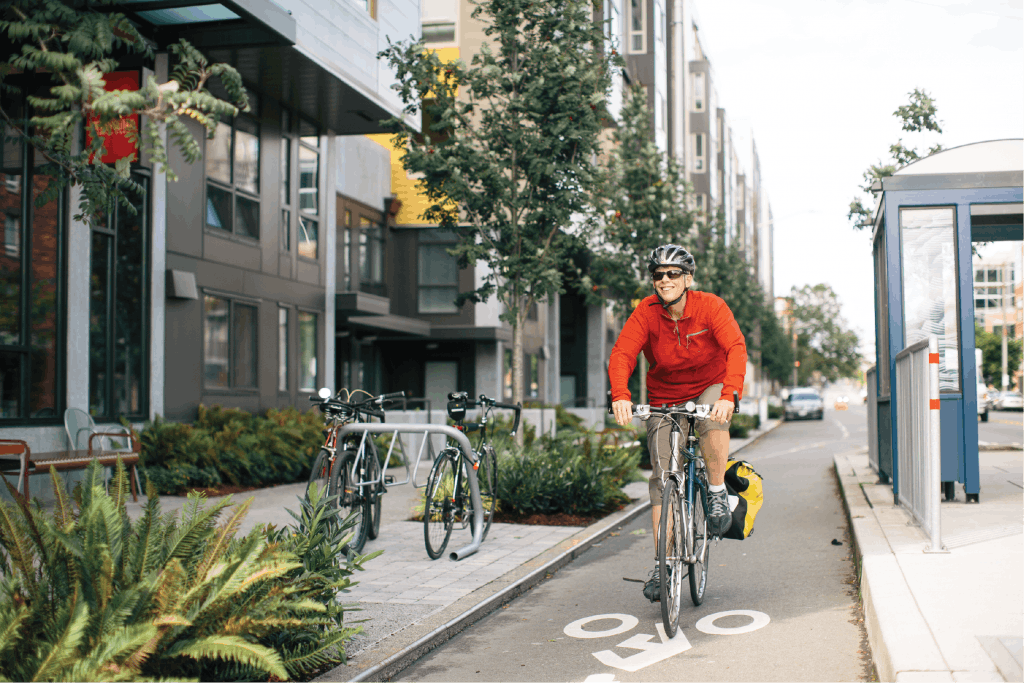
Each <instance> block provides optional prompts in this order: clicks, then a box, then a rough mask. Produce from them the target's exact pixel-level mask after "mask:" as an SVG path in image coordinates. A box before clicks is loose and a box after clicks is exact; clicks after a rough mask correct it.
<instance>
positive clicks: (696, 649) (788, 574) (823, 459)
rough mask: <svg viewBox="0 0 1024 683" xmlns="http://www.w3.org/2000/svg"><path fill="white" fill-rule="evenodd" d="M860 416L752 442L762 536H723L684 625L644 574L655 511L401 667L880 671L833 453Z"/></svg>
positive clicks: (635, 677) (561, 674)
mask: <svg viewBox="0 0 1024 683" xmlns="http://www.w3.org/2000/svg"><path fill="white" fill-rule="evenodd" d="M861 412H862V411H861ZM859 417H860V418H861V419H862V417H863V416H862V415H861V416H859ZM859 421H860V420H859V419H858V415H857V413H856V412H855V411H849V412H848V413H830V415H829V416H828V417H827V418H826V420H824V421H821V422H806V423H790V424H785V425H782V426H781V427H780V428H779V429H776V430H775V431H774V432H772V433H770V434H768V435H767V436H766V437H765V438H763V439H762V440H760V441H759V442H757V443H755V444H753V445H752V446H750V447H748V448H747V449H745V450H744V451H743V452H742V453H741V454H740V455H741V457H742V458H743V459H746V460H748V461H750V462H751V463H752V464H753V465H754V467H755V469H757V470H758V472H760V473H761V474H762V476H763V477H764V478H765V498H766V503H765V507H764V508H762V511H761V513H760V515H759V516H758V519H757V524H756V527H755V529H756V530H755V533H754V535H753V536H751V537H750V538H748V539H746V540H744V541H741V542H737V541H720V542H718V543H717V545H714V546H712V548H711V559H710V562H709V565H710V566H709V575H708V588H707V592H706V596H705V600H704V602H703V604H702V605H700V606H699V607H695V606H694V605H693V604H692V602H691V601H690V599H689V595H688V591H684V598H683V605H682V609H681V619H680V626H681V628H680V631H679V634H678V635H677V636H676V637H675V638H674V639H672V640H665V638H664V631H663V627H662V624H661V608H660V604H659V603H654V604H652V603H649V602H647V601H646V600H644V599H643V597H642V595H641V583H637V582H636V581H637V580H639V581H642V580H645V579H646V578H647V573H648V572H649V571H650V569H651V567H652V566H653V558H654V545H653V539H652V537H651V533H650V528H649V527H650V519H649V516H647V515H645V516H644V517H642V518H639V519H636V520H634V521H633V522H632V523H630V524H628V525H627V526H625V527H623V528H622V529H620V530H618V531H617V532H616V533H615V535H613V536H611V537H609V538H607V539H605V541H604V542H603V543H601V544H600V545H599V546H596V547H594V548H593V549H591V550H590V551H588V552H587V553H586V554H585V555H583V556H582V557H580V558H579V559H578V560H576V561H575V562H574V563H573V564H571V565H569V566H568V567H566V568H564V569H562V570H561V571H559V572H558V573H557V574H556V575H555V576H553V577H551V578H550V579H548V580H547V581H545V582H544V583H542V584H540V585H538V586H537V587H535V588H534V589H533V590H531V591H530V592H529V593H527V594H525V595H524V596H522V597H520V598H518V599H517V600H515V601H513V602H512V603H510V604H509V605H507V606H505V607H504V608H503V609H501V610H498V611H496V612H495V613H493V614H491V615H489V616H488V617H486V618H484V619H482V620H481V621H480V622H478V623H477V624H475V625H474V626H472V627H470V628H469V629H467V630H466V631H465V632H463V633H461V634H459V635H457V636H456V637H455V638H453V639H452V640H451V641H449V642H448V643H446V644H444V645H442V646H441V647H439V648H437V649H436V650H434V651H433V652H431V653H429V654H428V655H426V656H424V657H423V658H422V659H420V660H419V661H417V662H416V663H415V664H413V665H412V666H411V667H409V668H408V669H406V670H405V671H403V672H401V673H400V674H399V676H398V678H400V679H401V680H423V681H429V680H459V681H461V680H480V681H488V680H530V681H555V680H562V681H584V680H591V681H613V680H614V681H652V680H678V681H689V680H694V681H711V680H720V681H729V680H750V681H760V680H866V679H867V676H868V675H869V673H870V671H869V668H868V666H869V662H870V657H869V654H868V653H867V646H866V643H865V640H864V630H863V623H862V622H860V621H858V619H859V618H860V614H859V611H858V609H857V598H856V596H857V591H856V587H855V585H854V584H853V583H852V581H853V578H854V572H853V564H852V559H851V556H850V547H849V543H848V540H847V538H846V534H845V529H846V524H845V520H844V517H843V512H842V504H841V501H840V500H839V498H838V495H837V491H836V485H835V479H834V476H833V475H832V472H831V469H830V468H831V462H832V461H831V456H832V453H834V452H838V451H840V450H849V449H850V448H851V446H852V445H856V444H852V443H851V442H852V441H856V440H858V438H859V432H860V424H859ZM759 461H760V462H759ZM833 539H835V541H837V542H839V543H842V545H835V544H833ZM624 579H627V580H624ZM685 585H686V584H685V582H684V586H685Z"/></svg>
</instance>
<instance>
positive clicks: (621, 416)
mask: <svg viewBox="0 0 1024 683" xmlns="http://www.w3.org/2000/svg"><path fill="white" fill-rule="evenodd" d="M612 412H613V413H615V421H616V422H618V423H619V425H621V426H623V427H624V426H626V425H628V424H629V423H630V421H631V420H632V419H633V402H632V401H629V400H625V399H623V400H621V401H613V402H612Z"/></svg>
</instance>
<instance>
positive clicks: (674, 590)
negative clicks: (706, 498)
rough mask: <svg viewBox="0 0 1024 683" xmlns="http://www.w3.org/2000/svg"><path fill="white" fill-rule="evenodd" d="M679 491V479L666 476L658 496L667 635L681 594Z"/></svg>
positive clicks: (682, 516)
mask: <svg viewBox="0 0 1024 683" xmlns="http://www.w3.org/2000/svg"><path fill="white" fill-rule="evenodd" d="M681 493H682V492H681V491H680V490H679V484H678V482H677V481H676V480H675V479H672V478H671V477H669V478H668V479H667V480H666V481H665V491H664V492H663V493H662V496H661V523H660V524H659V525H658V573H659V579H660V581H661V620H662V622H664V624H665V635H666V636H667V637H669V638H672V637H673V636H675V634H676V628H677V627H678V625H679V607H680V605H681V603H682V597H683V590H682V589H683V553H684V552H685V551H684V548H683V530H684V529H685V528H686V527H685V523H686V519H685V512H684V510H683V498H682V495H681Z"/></svg>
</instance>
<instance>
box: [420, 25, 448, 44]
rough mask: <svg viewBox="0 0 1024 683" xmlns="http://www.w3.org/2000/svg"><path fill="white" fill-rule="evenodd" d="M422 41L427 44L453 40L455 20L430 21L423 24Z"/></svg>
mask: <svg viewBox="0 0 1024 683" xmlns="http://www.w3.org/2000/svg"><path fill="white" fill-rule="evenodd" d="M423 42H424V43H427V44H428V45H436V44H439V43H454V42H455V22H454V21H444V22H431V23H429V24H423Z"/></svg>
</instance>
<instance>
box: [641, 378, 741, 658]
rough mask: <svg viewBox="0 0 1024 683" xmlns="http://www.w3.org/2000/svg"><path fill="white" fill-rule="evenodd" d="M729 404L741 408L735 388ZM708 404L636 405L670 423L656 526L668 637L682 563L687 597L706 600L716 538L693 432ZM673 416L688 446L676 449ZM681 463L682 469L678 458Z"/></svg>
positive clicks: (674, 620)
mask: <svg viewBox="0 0 1024 683" xmlns="http://www.w3.org/2000/svg"><path fill="white" fill-rule="evenodd" d="M733 405H734V407H735V411H736V412H739V395H738V394H737V392H733ZM711 408H712V406H710V405H706V404H696V403H694V402H693V401H687V402H686V404H685V405H682V406H666V407H664V408H656V407H654V406H650V405H643V404H641V405H637V406H635V407H634V409H633V410H634V413H635V414H636V416H637V417H639V418H640V419H641V420H647V419H649V418H650V417H651V416H652V415H662V416H664V417H663V419H668V420H671V421H672V432H671V434H670V435H669V448H670V450H671V456H670V459H669V467H668V469H666V470H665V471H664V473H663V474H662V477H663V482H664V491H663V493H662V496H661V520H660V522H659V524H658V573H659V576H660V577H661V619H662V621H663V622H664V624H665V635H666V636H668V637H669V638H672V637H673V636H675V634H676V630H677V628H678V625H679V611H680V608H681V606H682V605H681V603H682V592H683V565H684V564H685V565H687V568H686V575H687V576H688V577H689V584H690V599H691V600H692V601H693V604H694V605H695V606H699V605H700V604H701V603H702V602H703V601H704V590H705V588H706V587H707V579H708V557H709V555H710V551H711V549H710V544H711V541H712V540H715V538H717V537H712V535H711V533H710V529H711V527H710V522H709V521H708V476H707V465H706V463H705V462H704V456H703V454H702V453H701V452H700V445H699V443H698V440H697V436H696V433H695V432H696V423H697V422H698V421H700V420H706V419H708V416H709V415H710V413H711ZM676 416H681V417H684V418H686V422H687V435H686V446H685V447H684V448H682V449H681V448H680V443H679V439H680V437H681V436H682V431H683V430H682V427H681V425H680V424H679V420H678V419H677V418H676ZM681 454H682V455H683V456H684V460H685V462H684V463H683V467H684V468H685V469H680V463H679V456H680V455H681Z"/></svg>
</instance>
